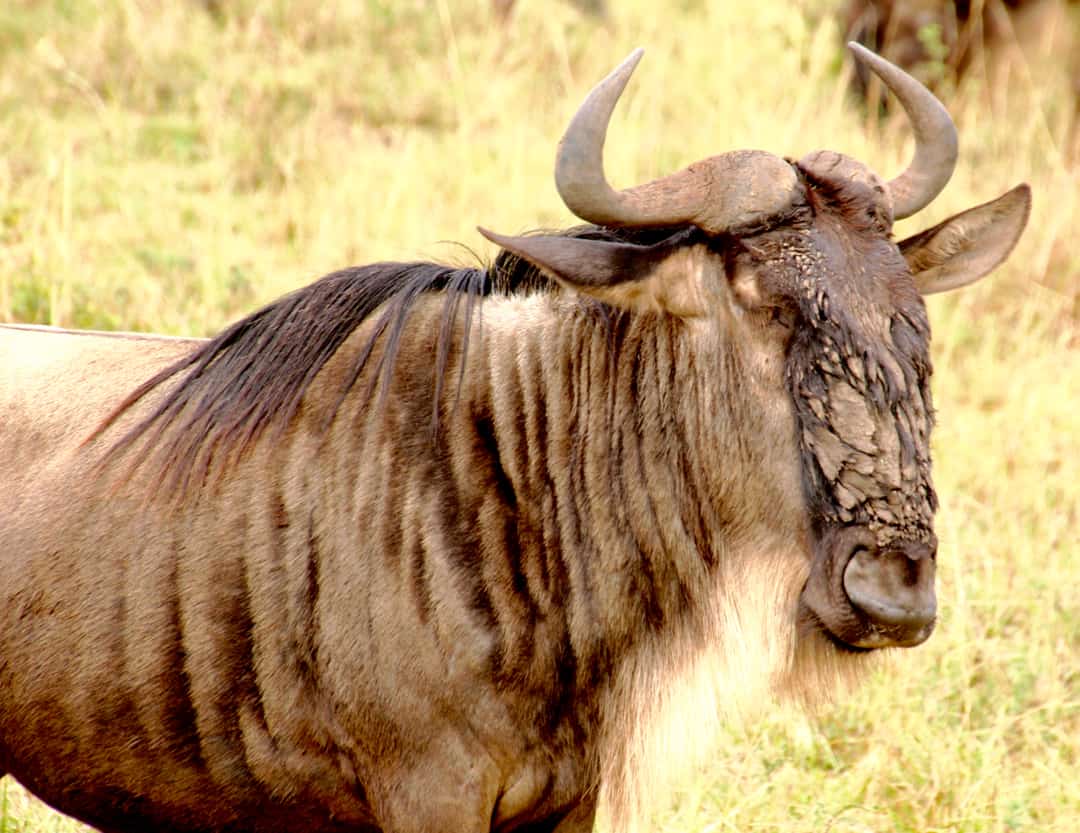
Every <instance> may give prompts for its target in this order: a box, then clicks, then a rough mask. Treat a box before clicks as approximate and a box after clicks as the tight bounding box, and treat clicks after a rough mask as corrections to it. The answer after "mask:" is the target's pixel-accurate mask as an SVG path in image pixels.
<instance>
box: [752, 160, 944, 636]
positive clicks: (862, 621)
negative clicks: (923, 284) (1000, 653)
mask: <svg viewBox="0 0 1080 833" xmlns="http://www.w3.org/2000/svg"><path fill="white" fill-rule="evenodd" d="M871 186H872V183H871V184H866V183H859V182H851V181H850V180H849V181H839V180H836V181H829V180H826V179H816V178H814V177H808V182H807V201H808V205H807V207H806V211H805V214H804V215H803V216H802V217H801V218H800V222H797V223H795V224H794V225H793V226H792V227H791V228H785V229H783V230H781V231H777V232H770V233H767V234H764V235H761V236H760V237H759V238H750V239H748V240H744V241H743V245H744V247H745V253H744V254H742V255H740V258H742V259H743V260H744V261H745V262H746V264H747V266H748V267H749V268H751V269H753V270H754V272H755V273H756V275H757V276H758V282H759V285H761V286H763V287H764V290H763V291H765V292H767V293H768V294H770V295H772V296H773V297H774V298H776V299H777V304H778V305H780V306H783V307H786V308H787V309H788V310H789V314H790V315H792V316H793V318H794V320H795V325H794V326H793V328H792V336H791V341H790V344H789V346H788V350H787V358H786V367H785V376H786V381H787V386H788V391H789V394H790V396H791V399H792V402H793V405H794V412H795V417H796V433H797V439H798V444H799V448H800V455H801V465H802V479H803V490H804V495H805V498H806V503H807V508H808V510H809V512H810V518H811V528H812V530H813V553H812V559H811V573H810V577H809V579H808V581H807V584H806V587H805V589H804V591H803V594H802V605H803V608H804V609H803V611H802V613H803V616H804V617H805V618H806V619H807V620H808V621H810V622H812V623H813V624H815V625H816V626H818V627H820V628H822V629H823V630H824V631H826V632H827V633H828V634H829V635H830V636H831V637H832V638H833V639H834V640H836V641H837V642H839V643H840V644H842V645H845V646H849V647H855V648H878V647H886V646H892V645H905V646H906V645H916V644H918V643H920V642H922V641H924V640H925V639H926V638H927V637H928V636H929V635H930V632H931V631H932V630H933V626H934V618H935V613H936V601H935V596H934V567H935V561H934V558H935V554H936V549H937V542H936V539H935V537H934V533H933V515H934V511H935V509H936V508H937V499H936V496H935V494H934V489H933V486H932V484H931V477H930V431H931V428H932V426H933V407H932V404H931V400H930V388H929V381H930V374H931V365H930V358H929V335H930V330H929V323H928V320H927V316H926V309H925V306H924V304H923V302H922V299H921V297H920V296H919V293H918V291H917V290H916V287H915V284H914V281H913V280H912V277H911V274H910V270H909V269H908V267H907V264H906V262H905V261H904V259H903V257H902V256H901V254H900V251H899V249H898V248H897V247H896V245H895V244H894V243H893V242H892V241H891V240H890V239H889V226H890V225H891V222H890V218H888V216H887V213H886V212H885V211H884V210H883V209H882V208H881V206H880V204H879V203H878V202H877V201H876V200H875V198H874V197H875V194H874V189H873V188H872V187H871Z"/></svg>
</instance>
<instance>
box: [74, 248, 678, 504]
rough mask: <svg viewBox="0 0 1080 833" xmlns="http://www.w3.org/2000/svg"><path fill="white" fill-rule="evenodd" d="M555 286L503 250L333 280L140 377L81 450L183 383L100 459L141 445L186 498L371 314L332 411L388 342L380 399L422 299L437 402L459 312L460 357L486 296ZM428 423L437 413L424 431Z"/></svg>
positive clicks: (288, 405)
mask: <svg viewBox="0 0 1080 833" xmlns="http://www.w3.org/2000/svg"><path fill="white" fill-rule="evenodd" d="M562 233H564V234H567V235H572V236H581V237H590V238H597V239H626V238H629V237H633V238H634V239H635V240H637V239H638V238H642V235H644V236H645V237H650V236H657V234H659V235H660V236H662V235H663V234H667V233H670V230H667V231H666V232H663V233H657V234H652V235H650V233H649V232H647V231H646V232H642V231H640V230H638V231H635V232H633V233H632V234H631V233H627V232H614V231H610V230H607V229H600V228H596V227H593V226H586V227H581V228H576V229H571V230H570V231H567V232H562ZM553 288H554V285H553V283H552V282H551V280H550V279H549V278H547V277H546V276H544V275H543V274H541V273H540V272H539V270H537V269H536V267H534V266H533V265H532V264H530V263H528V262H527V261H524V260H522V259H520V258H518V257H517V256H515V255H513V254H510V253H509V252H505V251H503V252H500V253H499V255H498V256H497V257H496V259H495V262H494V263H493V264H492V265H491V266H490V267H489V268H487V269H479V268H454V267H450V266H446V265H443V264H437V263H376V264H372V265H369V266H361V267H354V268H351V269H344V270H341V271H339V272H333V273H331V274H329V275H326V276H325V277H323V278H320V279H319V280H317V281H315V282H314V283H311V284H309V285H308V286H305V287H302V288H301V289H298V290H296V291H294V292H292V293H290V294H288V295H285V296H284V297H282V298H279V299H278V300H276V301H274V302H272V303H270V304H268V305H267V306H265V307H263V308H262V309H260V310H258V311H257V312H255V313H253V314H251V315H249V316H247V317H246V318H242V319H241V320H239V321H237V322H235V323H234V324H231V325H230V326H228V327H227V328H226V329H224V330H223V331H222V332H220V333H219V334H218V335H216V336H215V337H214V338H212V339H210V340H209V341H208V342H206V343H205V344H203V345H201V346H200V347H199V348H198V349H196V350H195V351H194V352H193V353H192V354H191V355H190V356H186V357H184V358H183V359H181V360H180V361H178V362H176V363H174V364H172V365H170V366H169V367H166V368H165V369H164V370H162V371H161V372H159V373H157V374H156V375H154V376H153V377H151V378H150V379H147V380H146V381H145V382H143V383H142V384H141V385H139V386H138V387H137V388H136V389H135V390H133V391H132V392H131V393H130V394H129V395H128V396H127V398H126V399H124V401H123V402H121V403H120V405H119V406H118V407H117V408H116V409H115V410H114V411H113V412H112V413H111V414H110V415H109V416H108V417H107V418H106V419H105V420H104V421H103V422H102V423H101V424H100V425H99V426H98V427H97V428H96V429H95V431H94V433H93V434H92V435H91V436H90V437H89V438H88V439H87V442H90V441H91V440H93V439H95V438H96V437H98V436H100V435H101V434H102V433H104V432H105V431H106V430H107V429H108V428H109V426H110V425H112V424H113V423H114V422H115V421H116V420H117V419H118V418H119V417H120V416H121V415H122V414H123V413H125V412H126V411H127V410H128V409H130V408H131V407H132V406H133V405H135V404H136V403H137V402H139V401H140V400H141V399H142V398H143V397H144V396H146V395H147V394H148V393H150V392H151V391H153V390H155V389H156V388H158V387H159V386H161V385H162V384H164V383H166V382H167V381H169V380H171V379H173V378H174V377H177V376H182V378H181V379H180V381H179V382H178V383H177V384H176V386H175V387H174V388H173V389H172V390H171V391H170V392H169V393H168V395H167V396H165V397H164V399H162V401H161V402H160V403H158V404H157V405H156V406H155V408H154V409H153V411H152V412H151V413H150V414H149V415H147V416H146V417H145V418H143V419H142V420H140V421H139V422H138V423H137V424H136V425H134V426H133V427H132V428H131V429H130V430H128V431H127V432H126V433H125V434H123V435H122V436H121V437H120V438H119V439H117V440H116V442H115V443H114V444H113V445H112V447H111V448H110V450H109V453H108V454H107V455H106V457H105V460H109V459H112V458H113V457H115V456H117V455H119V454H120V453H121V452H122V451H123V450H124V449H128V448H130V447H131V446H132V445H134V444H135V443H136V442H138V441H140V440H141V441H142V442H143V443H144V446H145V447H146V448H147V449H148V450H151V451H150V454H149V455H141V456H140V458H139V461H138V462H137V463H136V465H138V464H141V463H142V462H144V461H145V460H146V458H147V457H148V456H149V457H152V458H153V459H154V461H155V462H156V463H157V464H158V466H159V468H160V478H161V479H160V481H159V483H161V484H162V485H165V486H166V487H167V488H168V489H169V490H172V489H180V490H185V489H187V487H188V486H196V485H197V484H199V483H201V482H202V481H203V480H204V479H205V478H206V476H207V475H208V474H209V473H210V472H211V471H212V470H214V469H216V468H217V467H219V466H220V465H222V464H224V462H225V461H227V460H230V459H235V458H236V457H237V456H239V455H241V454H243V453H244V451H245V450H246V449H247V448H248V447H249V446H250V445H251V443H252V441H253V440H255V439H256V438H257V437H258V436H259V435H261V434H262V433H263V432H264V431H266V430H267V429H268V428H275V429H277V430H282V429H284V428H285V427H286V426H287V425H288V424H289V423H290V421H291V420H292V418H293V417H294V416H295V415H296V412H297V410H298V408H299V407H300V403H301V401H302V399H303V397H304V394H305V393H306V392H307V390H308V388H309V386H310V385H311V383H312V381H313V380H314V379H315V377H316V376H317V375H318V373H319V371H320V370H321V369H322V368H323V366H324V365H325V364H326V362H327V361H328V360H329V359H330V357H331V356H333V355H334V353H335V352H336V351H337V350H338V349H339V348H340V347H341V345H342V344H343V343H344V342H345V340H346V339H347V338H348V337H349V335H350V334H351V333H352V332H353V331H354V330H356V328H357V327H359V326H360V325H361V324H362V323H364V322H365V321H367V320H368V319H369V318H370V317H371V316H372V315H373V314H375V313H376V311H377V310H379V309H380V308H382V312H381V313H380V314H379V318H378V321H377V323H376V324H375V326H374V328H373V331H372V335H371V338H370V340H369V341H368V342H367V344H366V346H365V347H364V349H363V350H361V351H360V353H359V354H358V356H357V358H356V359H355V361H354V364H353V367H352V368H351V371H350V373H349V375H348V382H347V384H346V385H344V386H343V388H342V390H341V391H340V394H339V400H338V404H339V405H340V403H341V402H342V401H343V400H344V399H345V396H346V395H347V394H348V392H349V391H350V390H351V388H352V387H353V386H354V385H355V384H356V381H357V380H358V379H359V378H360V375H361V374H362V372H363V371H364V369H365V368H366V367H367V364H368V361H369V359H370V358H371V356H372V354H373V352H374V348H375V343H376V340H378V339H380V338H385V345H384V349H383V350H382V351H381V352H380V353H379V354H378V357H377V359H376V361H377V362H378V365H377V367H376V369H375V373H374V374H373V376H372V378H373V379H374V380H379V379H382V380H383V381H384V384H383V386H382V387H383V389H385V380H386V379H387V378H388V377H389V375H390V373H391V372H392V371H393V366H394V359H395V356H396V354H397V350H398V347H399V343H400V338H401V334H402V331H403V329H404V327H405V326H406V320H407V318H408V314H409V311H410V309H411V308H412V306H413V304H414V303H415V302H416V300H417V299H418V298H419V297H420V296H421V295H422V294H425V293H441V294H443V295H445V305H444V308H443V315H442V322H443V323H442V327H441V330H440V334H439V339H438V348H437V355H436V361H435V366H434V373H433V380H434V385H435V394H436V396H435V401H436V402H437V401H438V395H439V393H440V390H441V387H442V384H443V376H444V375H445V368H446V364H447V361H448V357H449V349H448V344H449V340H450V337H451V334H452V329H453V323H454V321H455V320H456V318H457V316H458V314H459V312H460V313H461V314H462V315H463V322H462V323H463V326H464V333H465V336H464V339H463V343H462V350H463V351H466V350H467V349H468V343H469V333H470V330H471V326H472V320H473V313H474V312H475V310H476V307H477V305H478V303H480V301H481V300H482V299H483V298H484V297H486V296H489V295H510V294H528V293H534V292H550V291H552V290H553ZM371 387H372V388H374V387H375V384H374V383H373V384H372V385H371ZM372 393H373V390H370V389H369V390H368V391H367V394H368V395H371V394H372ZM436 415H437V405H435V407H434V408H433V428H434V427H435V426H434V419H435V416H436ZM167 429H168V430H167Z"/></svg>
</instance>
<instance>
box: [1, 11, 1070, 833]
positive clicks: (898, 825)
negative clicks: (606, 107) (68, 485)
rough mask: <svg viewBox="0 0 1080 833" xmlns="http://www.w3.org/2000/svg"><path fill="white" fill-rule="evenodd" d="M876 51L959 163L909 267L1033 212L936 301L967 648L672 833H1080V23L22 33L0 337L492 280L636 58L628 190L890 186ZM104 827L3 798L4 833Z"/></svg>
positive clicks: (36, 26)
mask: <svg viewBox="0 0 1080 833" xmlns="http://www.w3.org/2000/svg"><path fill="white" fill-rule="evenodd" d="M851 37H855V38H857V39H859V40H861V41H863V42H864V43H866V44H867V45H870V46H872V47H873V48H875V49H878V50H879V51H881V52H882V53H883V54H885V55H886V56H888V57H890V58H892V59H893V60H895V61H897V62H898V63H901V64H902V65H904V66H905V67H906V68H908V69H909V70H910V71H912V72H913V73H915V74H916V75H918V76H919V77H920V78H921V79H922V80H924V81H925V82H926V83H928V84H931V85H932V86H933V87H934V89H935V91H936V92H937V93H938V94H939V95H940V96H941V98H942V99H943V100H944V101H945V102H946V105H947V106H948V108H949V110H950V111H951V112H952V114H953V116H954V118H955V119H956V122H957V125H958V127H959V131H960V140H961V156H960V164H959V167H958V170H957V173H956V175H955V177H954V178H953V180H952V182H951V184H950V185H949V186H948V188H947V189H946V190H945V192H944V193H943V194H942V195H941V197H939V198H938V200H937V201H935V202H934V203H933V205H931V206H930V207H929V208H928V209H926V210H925V211H924V212H923V213H921V214H919V215H917V216H916V217H914V218H911V219H908V220H905V221H902V222H901V223H899V224H898V227H897V237H898V238H903V237H905V236H907V235H908V234H911V233H914V232H916V231H919V230H921V229H923V228H925V227H927V226H930V225H933V224H935V223H937V222H939V221H940V220H942V219H944V218H945V217H946V216H949V215H950V214H953V213H955V212H957V211H961V210H964V209H966V208H969V207H971V206H973V205H975V204H977V203H981V202H985V201H987V200H990V199H992V198H995V197H997V196H998V195H1000V194H1001V193H1003V192H1004V191H1005V190H1006V189H1008V188H1010V187H1012V186H1013V185H1015V184H1017V183H1019V182H1021V181H1027V182H1030V183H1031V185H1032V188H1033V191H1034V201H1035V203H1034V209H1033V213H1032V218H1031V223H1030V225H1029V227H1028V231H1027V232H1026V234H1025V236H1024V238H1023V239H1022V240H1021V243H1020V245H1019V246H1018V248H1017V250H1016V251H1015V252H1014V253H1013V255H1012V257H1011V259H1010V260H1009V261H1008V263H1007V264H1006V265H1005V266H1004V267H1003V268H1001V269H1000V270H999V271H998V272H997V273H996V274H995V275H994V276H993V277H991V278H990V279H987V280H986V281H983V282H982V283H980V284H978V285H976V286H974V287H971V288H969V289H966V290H962V291H960V292H957V293H953V294H949V295H944V296H934V297H933V298H932V299H930V300H929V301H928V305H929V307H930V312H931V318H932V321H933V325H934V337H935V342H934V361H935V367H936V376H935V385H934V386H935V397H936V404H937V407H938V409H939V427H938V430H937V433H936V435H935V466H936V468H935V474H936V482H937V487H938V491H939V494H940V497H941V502H942V509H941V512H940V515H939V520H938V534H939V537H940V540H941V547H940V556H939V576H940V584H939V600H940V607H941V618H940V622H939V625H938V630H937V633H936V634H935V635H934V637H933V638H932V639H931V640H930V642H928V643H927V644H926V645H925V646H924V647H921V648H919V649H917V650H914V651H911V652H900V653H897V654H896V655H895V656H894V657H890V658H888V660H887V662H886V664H885V666H884V668H883V670H882V672H881V673H880V674H878V675H876V676H875V677H874V678H873V679H872V680H871V681H870V683H869V684H867V685H865V686H864V687H862V688H861V689H860V690H859V691H858V692H856V693H854V694H853V695H851V696H845V697H844V698H843V699H842V700H841V701H840V702H838V703H836V704H835V706H833V707H831V708H828V709H825V710H823V711H822V712H821V713H820V714H818V715H815V716H813V717H812V718H811V717H807V716H804V715H800V714H795V713H789V712H784V711H781V712H777V713H775V714H771V715H770V716H768V717H767V718H766V719H764V720H763V721H762V722H760V723H756V724H754V725H752V726H747V727H741V728H735V727H733V728H732V730H731V735H730V738H729V742H728V743H726V744H725V746H724V748H722V749H719V750H718V752H717V756H716V758H715V760H714V761H713V762H712V763H711V764H710V766H708V767H707V768H705V769H704V770H702V771H701V772H700V773H698V775H697V777H696V778H695V779H693V780H692V781H691V782H690V783H688V784H687V785H686V788H685V790H684V791H682V792H681V793H680V794H679V795H678V796H676V802H675V804H674V805H673V807H672V808H671V809H670V810H669V811H668V812H666V813H664V814H662V815H661V816H660V817H658V818H657V820H656V827H657V829H658V830H672V831H674V830H681V831H692V832H693V833H696V831H735V830H741V831H832V833H852V832H853V831H874V832H875V833H877V831H904V832H905V833H909V832H910V833H929V831H995V832H996V831H1040V833H1041V832H1042V831H1060V833H1075V831H1077V830H1080V778H1078V777H1077V774H1078V773H1080V462H1078V461H1080V338H1078V333H1080V328H1078V323H1080V126H1078V120H1080V118H1078V112H1080V3H1077V2H1068V0H1029V1H1028V2H1023V0H1011V2H1008V1H1007V0H985V2H980V0H968V1H967V2H959V1H958V2H937V3H929V2H916V0H912V2H902V0H894V1H893V2H869V0H861V1H860V0H850V1H847V0H807V2H803V3H800V4H792V3H782V2H777V0H757V2H754V3H753V4H746V3H742V2H736V1H735V0H713V2H705V0H673V2H667V3H660V2H657V1H656V0H626V2H616V0H606V2H605V0H424V1H423V2H421V0H352V2H346V0H294V2H286V0H3V3H2V5H0V320H2V321H23V322H36V323H44V324H55V325H60V326H66V327H87V328H96V329H135V330H153V331H159V332H165V333H173V334H193V335H208V334H212V333H214V332H216V331H217V330H218V329H220V328H221V327H222V326H223V325H224V324H225V323H227V322H228V321H230V320H232V319H235V318H237V317H239V316H241V315H244V314H246V313H247V312H250V311H252V310H253V309H254V308H255V307H256V306H258V305H260V304H263V303H265V302H267V301H270V300H272V299H273V298H274V297H276V296H278V295H280V294H281V293H283V292H285V291H288V290H290V289H292V288H295V287H297V286H300V285H303V284H305V283H307V282H309V281H311V280H313V279H314V278H316V277H318V276H320V275H322V274H324V273H326V272H328V271H331V270H334V269H337V268H341V267H344V266H348V265H354V264H361V263H366V262H370V261H374V260H383V259H394V260H407V259H415V258H434V259H439V260H443V261H449V262H454V263H465V264H468V263H475V262H477V259H480V260H481V261H483V260H486V259H487V258H489V257H491V255H492V254H493V251H492V249H491V247H490V245H489V244H488V243H487V242H486V241H484V240H483V239H482V238H481V237H480V236H479V235H478V234H477V233H476V231H475V227H476V226H477V225H478V224H481V225H485V226H488V227H491V228H494V229H496V230H499V231H501V232H505V233H511V234H512V233H518V232H521V231H523V230H526V229H531V228H538V227H549V228H550V227H561V226H565V225H570V224H572V223H573V222H574V220H573V218H572V217H571V216H570V214H569V213H568V212H567V211H566V209H564V208H563V207H562V204H561V202H560V201H559V199H558V196H557V194H556V192H555V188H554V184H553V180H552V169H553V160H554V153H555V146H556V143H557V142H558V139H559V137H560V135H561V133H562V130H563V129H564V127H565V125H566V122H567V120H568V119H569V117H570V116H571V115H572V114H573V112H574V110H575V109H576V107H577V106H578V104H579V103H580V101H581V99H582V97H583V96H584V95H585V93H586V92H587V91H588V90H589V88H591V86H592V85H593V84H594V83H596V81H598V80H599V79H600V78H601V77H603V76H604V75H605V74H606V73H607V72H608V71H609V70H610V69H611V68H612V67H614V66H615V65H616V64H617V63H618V62H619V61H620V60H621V59H622V58H623V57H624V56H625V55H626V54H627V53H629V52H630V50H631V49H633V48H634V47H636V46H644V47H645V48H646V54H645V59H644V61H643V62H642V64H641V65H640V67H639V68H638V70H637V73H636V74H635V77H634V79H633V80H632V81H631V84H630V87H629V89H628V90H627V93H626V95H625V96H624V97H623V100H622V101H621V102H620V104H619V107H618V109H617V111H616V113H615V117H614V119H613V122H612V127H611V131H610V133H609V140H608V144H607V149H606V163H607V170H608V175H609V178H610V179H611V181H612V182H613V183H614V184H615V185H616V186H628V185H631V184H635V183H637V182H641V181H644V180H646V179H649V178H652V177H655V176H658V175H662V174H664V173H668V172H671V171H673V170H675V169H677V168H679V167H683V166H684V165H686V164H688V163H689V162H692V161H694V160H697V159H700V158H702V157H705V156H709V155H712V154H714V153H718V152H721V151H724V150H729V149H734V148H760V149H763V150H768V151H772V152H773V153H777V154H780V155H785V156H792V157H796V158H797V157H799V156H802V155H803V154H804V153H807V152H809V151H812V150H815V149H819V148H831V149H834V150H839V151H843V152H845V153H848V154H850V155H853V156H856V157H858V158H860V159H861V160H863V161H865V162H867V163H869V164H870V165H871V166H873V167H874V168H876V169H877V170H878V171H879V172H880V173H881V174H882V175H883V176H885V177H891V176H894V175H895V174H896V173H897V172H898V171H900V170H901V169H902V168H903V167H904V166H905V165H906V164H907V161H908V159H909V155H910V153H911V148H912V144H911V140H910V133H909V126H908V124H907V123H906V121H905V120H904V118H903V116H898V115H897V112H896V111H897V109H898V108H896V107H894V106H892V105H891V104H890V103H889V102H888V101H887V100H886V99H885V98H884V97H883V96H882V93H881V91H880V89H878V88H877V86H876V85H875V84H874V83H872V82H870V81H869V79H867V78H862V77H859V76H858V75H857V74H856V73H855V72H854V70H853V67H852V62H851V61H850V60H849V58H848V57H847V55H846V52H845V50H844V49H843V43H844V42H845V40H847V39H848V38H851ZM447 241H454V242H447ZM0 465H3V463H2V461H0ZM79 829H81V828H79V827H78V826H77V825H75V824H74V823H73V822H70V821H67V820H65V819H63V818H62V817H60V816H57V815H55V814H52V813H51V812H49V811H48V810H47V809H46V808H44V807H43V806H42V805H40V804H38V803H36V802H34V801H32V800H30V799H28V798H27V797H26V795H25V793H23V792H22V791H21V789H20V788H19V787H18V786H17V785H15V784H14V783H13V782H12V781H11V780H10V779H4V780H0V831H3V833H12V831H35V832H36V831H46V830H47V831H74V830H79Z"/></svg>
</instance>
